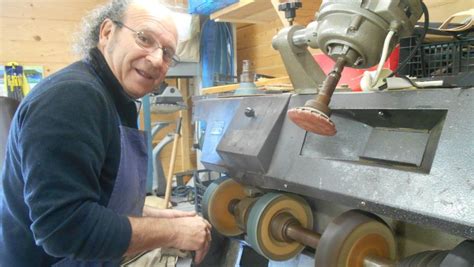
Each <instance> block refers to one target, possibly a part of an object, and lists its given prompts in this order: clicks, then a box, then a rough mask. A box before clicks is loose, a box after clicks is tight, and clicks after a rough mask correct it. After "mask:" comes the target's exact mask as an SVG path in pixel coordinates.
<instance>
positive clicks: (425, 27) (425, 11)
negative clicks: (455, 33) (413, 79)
mask: <svg viewBox="0 0 474 267" xmlns="http://www.w3.org/2000/svg"><path fill="white" fill-rule="evenodd" d="M420 3H421V9H422V10H423V16H424V17H425V21H424V23H423V32H422V33H421V36H420V37H419V39H418V43H417V44H416V45H415V47H414V48H413V50H412V51H411V52H410V54H409V55H408V56H407V58H406V59H405V60H404V61H403V62H402V63H400V64H399V65H398V67H397V69H395V71H394V72H392V73H391V74H390V75H389V76H388V77H389V78H390V77H393V76H394V75H395V74H397V73H398V72H399V71H400V70H401V69H403V68H404V67H405V66H406V64H407V63H408V61H410V59H412V58H413V56H414V55H415V54H416V52H417V51H418V48H420V46H421V44H422V43H423V40H424V39H425V36H426V33H427V32H428V29H429V26H430V15H429V12H428V8H427V7H426V5H425V3H423V1H422V0H420Z"/></svg>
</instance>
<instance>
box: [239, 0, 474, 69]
mask: <svg viewBox="0 0 474 267" xmlns="http://www.w3.org/2000/svg"><path fill="white" fill-rule="evenodd" d="M301 2H302V3H303V8H302V9H298V10H297V11H296V14H297V16H296V23H297V24H300V25H307V24H308V23H309V22H310V21H312V20H313V19H314V14H315V11H316V10H318V9H319V6H320V5H321V0H317V1H314V0H313V1H311V0H302V1H301ZM424 2H425V4H426V5H427V6H428V9H429V12H430V20H431V21H444V20H445V19H446V18H447V17H448V16H449V15H451V14H454V13H456V12H459V11H462V10H467V9H470V8H474V1H473V0H425V1H424ZM281 28H282V24H281V22H280V20H279V19H276V20H274V21H272V22H271V23H264V24H239V25H237V71H238V73H239V74H240V73H241V70H242V60H244V59H250V60H251V61H252V66H251V69H252V70H253V71H255V72H257V73H259V74H265V75H271V76H275V77H281V76H287V75H288V74H287V72H286V69H285V67H284V65H283V62H282V60H281V57H280V55H279V53H278V52H277V51H275V50H274V49H273V48H272V38H273V36H275V35H276V34H277V33H278V31H279V30H280V29H281ZM311 52H312V53H313V54H315V53H320V52H319V51H316V50H312V51H311Z"/></svg>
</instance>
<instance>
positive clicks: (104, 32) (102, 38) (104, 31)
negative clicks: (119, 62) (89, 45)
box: [98, 19, 114, 48]
mask: <svg viewBox="0 0 474 267" xmlns="http://www.w3.org/2000/svg"><path fill="white" fill-rule="evenodd" d="M113 25H114V23H113V22H112V21H111V20H110V19H105V20H104V21H103V22H102V24H100V31H99V44H98V45H99V47H101V48H103V47H104V46H105V45H106V44H107V42H108V40H109V39H110V38H111V37H112V33H113Z"/></svg>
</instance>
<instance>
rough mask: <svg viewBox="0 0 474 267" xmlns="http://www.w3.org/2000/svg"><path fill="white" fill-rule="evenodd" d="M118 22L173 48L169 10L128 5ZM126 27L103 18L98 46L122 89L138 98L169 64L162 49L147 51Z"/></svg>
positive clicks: (174, 40)
mask: <svg viewBox="0 0 474 267" xmlns="http://www.w3.org/2000/svg"><path fill="white" fill-rule="evenodd" d="M121 22H122V23H123V24H124V25H126V26H128V27H129V28H130V29H133V30H135V31H139V32H145V33H146V34H147V36H150V37H152V38H153V39H154V40H155V41H156V43H157V44H159V47H166V48H168V49H171V50H172V51H176V45H177V33H176V28H175V26H174V22H173V20H172V18H171V17H169V14H163V12H161V13H156V12H155V13H152V12H150V11H147V10H146V9H145V8H143V7H140V6H134V5H132V6H130V8H129V9H128V10H127V12H126V13H125V18H124V20H123V21H121ZM130 29H127V28H126V27H118V25H116V24H114V23H113V22H112V21H110V20H106V21H105V22H104V23H103V24H102V28H101V33H100V40H99V49H100V50H101V51H102V53H103V54H104V57H105V59H106V61H107V64H108V65H109V67H110V68H111V69H112V72H113V73H114V75H115V77H117V79H118V81H119V82H120V84H121V85H122V87H123V88H124V90H125V92H126V93H127V94H128V95H129V96H131V97H133V98H140V97H142V96H144V95H146V94H148V93H150V92H152V91H153V88H155V87H156V86H157V85H159V84H160V83H161V82H162V81H163V80H164V78H165V75H166V72H167V71H168V68H169V65H168V64H167V63H166V62H165V61H164V60H163V50H162V49H160V48H157V49H156V50H154V49H152V50H154V51H153V52H150V51H147V50H145V49H144V48H142V47H140V46H139V45H138V44H137V42H136V41H135V38H136V37H135V33H134V32H133V31H132V30H130Z"/></svg>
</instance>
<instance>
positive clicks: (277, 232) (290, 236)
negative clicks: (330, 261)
mask: <svg viewBox="0 0 474 267" xmlns="http://www.w3.org/2000/svg"><path fill="white" fill-rule="evenodd" d="M270 229H271V233H272V235H273V237H274V238H276V239H277V240H279V241H286V242H292V241H297V242H299V243H301V244H303V245H305V246H308V247H312V248H316V247H317V246H318V244H319V240H320V239H321V235H319V234H318V233H315V232H312V231H311V230H309V229H307V228H304V227H302V226H301V224H300V222H299V221H298V220H297V219H296V218H295V217H293V215H291V214H289V213H280V214H278V215H277V216H275V218H273V219H272V222H271V225H270Z"/></svg>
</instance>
